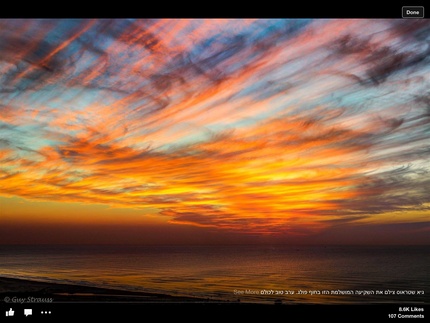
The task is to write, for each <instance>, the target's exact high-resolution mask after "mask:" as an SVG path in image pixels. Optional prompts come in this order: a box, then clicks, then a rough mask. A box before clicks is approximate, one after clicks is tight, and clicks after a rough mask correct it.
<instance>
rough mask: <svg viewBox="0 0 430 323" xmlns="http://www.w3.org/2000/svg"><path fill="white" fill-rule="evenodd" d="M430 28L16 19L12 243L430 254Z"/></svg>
mask: <svg viewBox="0 0 430 323" xmlns="http://www.w3.org/2000/svg"><path fill="white" fill-rule="evenodd" d="M429 41H430V21H429V20H425V19H423V20H420V19H417V20H415V19H397V20H382V19H378V20H364V19H359V20H352V19H338V20H322V19H319V20H302V19H293V20H288V19H285V20H284V19H275V20H265V19H257V20H249V19H221V20H217V19H161V20H154V19H149V20H144V19H137V20H126V19H116V20H107V19H95V20H90V19H81V20H72V19H65V20H49V19H44V20H36V19H27V20H12V19H0V243H3V244H9V243H245V242H246V243H250V242H256V243H269V242H291V243H370V244H371V243H389V244H396V243H400V244H401V243H405V244H413V243H419V244H430V173H429V171H430V47H429Z"/></svg>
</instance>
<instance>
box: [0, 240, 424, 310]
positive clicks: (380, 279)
mask: <svg viewBox="0 0 430 323" xmlns="http://www.w3.org/2000/svg"><path fill="white" fill-rule="evenodd" d="M429 251H430V248H429V246H291V245H216V246H183V245H175V246H135V245H132V246H131V245H126V246H125V245H99V246H87V245H82V246H64V245H55V246H46V245H43V246H39V245H33V246H10V245H9V246H0V276H2V277H10V278H22V279H29V280H35V281H43V282H52V283H68V284H77V285H84V286H93V287H103V288H114V289H120V290H126V291H139V292H153V293H162V294H167V295H173V296H191V297H197V298H201V299H205V300H213V301H222V302H225V301H228V302H249V303H273V302H275V303H276V302H281V303H286V304H288V303H291V304H362V303H394V302H402V303H414V304H421V303H422V304H429V303H430V301H429V295H430V252H429Z"/></svg>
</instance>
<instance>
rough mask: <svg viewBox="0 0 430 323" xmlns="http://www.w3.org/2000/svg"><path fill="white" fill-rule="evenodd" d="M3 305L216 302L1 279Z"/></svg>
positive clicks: (0, 290)
mask: <svg viewBox="0 0 430 323" xmlns="http://www.w3.org/2000/svg"><path fill="white" fill-rule="evenodd" d="M0 301H3V302H5V303H10V304H14V303H23V302H24V303H25V302H30V303H43V302H49V303H56V302H143V303H144V302H151V303H155V302H160V303H178V302H181V303H201V302H211V301H212V300H210V299H202V298H194V297H185V296H184V297H182V296H171V295H167V294H158V293H148V292H133V291H125V290H120V289H113V288H100V287H92V286H84V285H74V284H65V283H51V282H40V281H34V280H27V279H18V278H8V277H1V276H0Z"/></svg>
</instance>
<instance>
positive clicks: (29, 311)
mask: <svg viewBox="0 0 430 323" xmlns="http://www.w3.org/2000/svg"><path fill="white" fill-rule="evenodd" d="M24 315H25V316H29V315H33V310H32V309H31V308H25V309H24Z"/></svg>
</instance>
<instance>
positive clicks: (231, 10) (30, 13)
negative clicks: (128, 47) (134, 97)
mask: <svg viewBox="0 0 430 323" xmlns="http://www.w3.org/2000/svg"><path fill="white" fill-rule="evenodd" d="M426 4H427V7H428V9H429V10H430V6H429V5H428V2H427V1H423V0H406V1H390V2H388V3H377V2H374V1H373V2H370V1H368V2H367V3H366V2H363V1H347V2H338V3H330V2H324V1H321V2H318V3H315V2H312V1H311V0H308V1H297V0H296V1H288V2H279V1H278V2H275V1H262V2H258V3H257V5H255V4H252V3H247V2H244V3H240V4H239V3H233V2H225V3H224V2H201V3H199V2H197V3H189V2H188V3H184V2H175V3H173V4H172V3H168V2H165V3H164V2H162V1H160V2H155V3H154V2H151V3H145V2H131V1H119V2H115V3H111V4H108V3H106V4H97V5H96V4H95V5H93V6H89V4H88V3H81V2H73V3H62V4H61V5H59V4H58V5H57V4H54V5H51V8H46V7H43V6H42V4H40V3H38V4H34V5H27V4H22V5H19V6H18V5H14V4H12V7H8V8H7V10H1V11H0V19H2V18H84V19H89V18H137V19H139V18H317V19H319V18H328V19H335V18H347V19H354V18H357V19H360V18H373V19H378V18H400V19H402V7H403V6H423V7H424V8H425V7H426ZM8 6H9V4H8ZM426 11H428V10H424V13H425V17H426V18H428V14H427V13H426Z"/></svg>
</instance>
